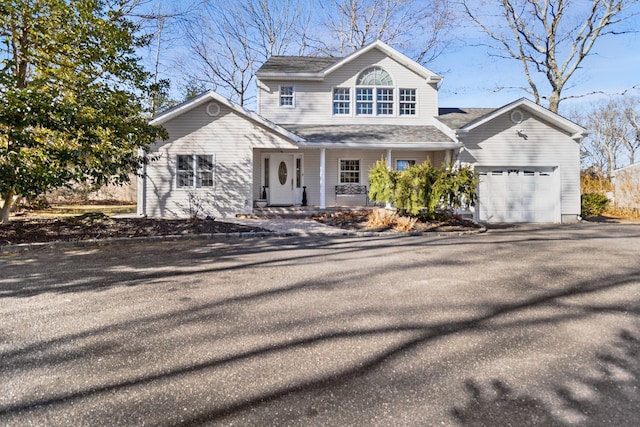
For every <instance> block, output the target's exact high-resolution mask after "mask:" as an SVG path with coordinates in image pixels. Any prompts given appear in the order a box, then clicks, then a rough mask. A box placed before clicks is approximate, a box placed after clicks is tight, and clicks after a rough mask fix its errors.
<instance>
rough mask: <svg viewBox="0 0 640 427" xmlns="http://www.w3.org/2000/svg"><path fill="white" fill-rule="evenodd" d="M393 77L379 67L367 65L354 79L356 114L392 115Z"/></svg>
mask: <svg viewBox="0 0 640 427" xmlns="http://www.w3.org/2000/svg"><path fill="white" fill-rule="evenodd" d="M393 104H394V88H393V79H392V78H391V76H390V75H389V73H387V72H386V71H385V70H383V69H382V68H380V67H369V68H367V69H366V70H364V71H363V72H361V73H360V75H359V76H358V79H357V80H356V114H357V115H374V114H375V115H378V116H389V115H393V109H394V108H393Z"/></svg>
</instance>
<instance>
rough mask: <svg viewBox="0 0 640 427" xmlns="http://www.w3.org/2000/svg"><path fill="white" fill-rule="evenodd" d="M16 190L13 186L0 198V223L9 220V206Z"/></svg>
mask: <svg viewBox="0 0 640 427" xmlns="http://www.w3.org/2000/svg"><path fill="white" fill-rule="evenodd" d="M15 194H16V192H15V190H14V189H13V188H11V189H10V190H9V191H7V193H6V194H4V197H3V198H2V208H0V223H6V222H9V213H10V212H11V206H12V205H13V196H15Z"/></svg>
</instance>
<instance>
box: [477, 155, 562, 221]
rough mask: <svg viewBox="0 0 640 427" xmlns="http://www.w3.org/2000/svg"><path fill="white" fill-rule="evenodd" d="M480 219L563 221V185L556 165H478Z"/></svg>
mask: <svg viewBox="0 0 640 427" xmlns="http://www.w3.org/2000/svg"><path fill="white" fill-rule="evenodd" d="M478 174H479V176H480V185H479V188H478V199H479V203H478V219H479V220H480V221H483V222H560V186H559V183H558V179H557V175H556V173H555V168H553V167H537V168H533V167H482V168H478Z"/></svg>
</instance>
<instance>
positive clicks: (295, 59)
mask: <svg viewBox="0 0 640 427" xmlns="http://www.w3.org/2000/svg"><path fill="white" fill-rule="evenodd" d="M373 49H378V50H380V51H381V52H382V53H384V54H385V55H386V56H387V57H389V58H391V59H393V60H395V61H396V62H398V63H400V64H402V65H403V66H405V67H407V68H408V69H410V70H412V71H413V72H415V73H416V74H418V75H419V76H422V77H424V78H425V79H426V80H427V81H428V82H429V83H437V82H439V81H441V80H442V76H439V75H437V74H436V73H434V72H433V71H431V70H429V69H427V68H425V67H423V66H422V65H420V64H419V63H417V62H416V61H414V60H413V59H411V58H409V57H408V56H405V55H403V54H402V53H400V52H398V51H397V50H395V49H394V48H392V47H391V46H389V45H388V44H386V43H384V42H381V41H380V40H376V41H375V42H373V43H370V44H368V45H367V46H365V47H363V48H361V49H358V50H356V51H355V52H353V53H352V54H350V55H347V56H345V57H344V58H334V57H325V58H323V57H313V56H275V57H271V58H269V59H268V60H267V61H266V62H265V63H264V64H263V65H262V67H260V69H258V71H257V72H256V76H258V78H260V79H264V80H268V79H292V78H293V79H299V80H323V79H324V78H325V77H326V76H327V75H328V74H331V73H332V72H334V71H335V70H337V69H339V68H341V67H342V66H344V65H345V64H348V63H349V62H352V61H354V60H355V59H357V58H359V57H361V56H362V55H364V54H366V53H367V52H369V51H371V50H373Z"/></svg>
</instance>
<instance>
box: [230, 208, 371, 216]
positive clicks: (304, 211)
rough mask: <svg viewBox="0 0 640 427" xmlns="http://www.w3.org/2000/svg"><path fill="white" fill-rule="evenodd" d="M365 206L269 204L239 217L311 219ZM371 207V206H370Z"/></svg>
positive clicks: (356, 209) (357, 209)
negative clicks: (280, 205) (321, 206)
mask: <svg viewBox="0 0 640 427" xmlns="http://www.w3.org/2000/svg"><path fill="white" fill-rule="evenodd" d="M364 209H366V208H364V207H344V206H336V207H329V208H324V209H321V208H319V207H317V206H286V207H279V206H268V207H266V208H253V213H251V214H238V215H236V216H237V217H240V218H242V217H245V218H246V217H249V218H266V219H278V218H289V219H309V218H312V217H313V216H314V215H322V214H324V213H327V212H338V211H341V212H344V211H360V210H364ZM369 209H371V208H369Z"/></svg>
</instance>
